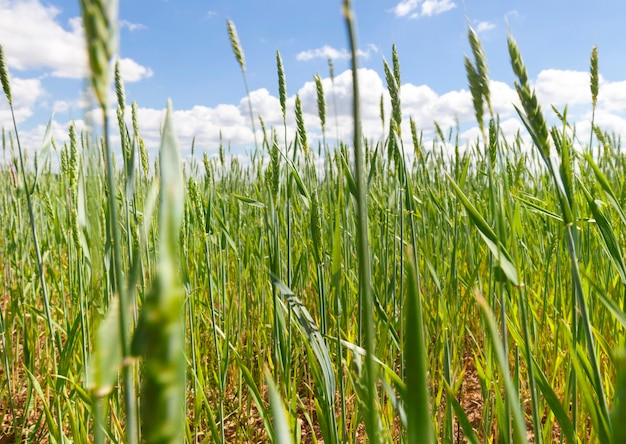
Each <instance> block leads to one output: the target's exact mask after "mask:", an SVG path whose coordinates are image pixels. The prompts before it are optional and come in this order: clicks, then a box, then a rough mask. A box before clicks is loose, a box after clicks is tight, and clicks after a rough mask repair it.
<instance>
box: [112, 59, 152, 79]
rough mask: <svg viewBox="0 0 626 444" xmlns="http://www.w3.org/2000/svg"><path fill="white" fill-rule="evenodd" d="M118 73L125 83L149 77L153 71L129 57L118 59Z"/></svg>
mask: <svg viewBox="0 0 626 444" xmlns="http://www.w3.org/2000/svg"><path fill="white" fill-rule="evenodd" d="M120 74H121V75H122V79H123V80H124V82H126V83H133V82H138V81H140V80H142V79H147V78H150V77H152V76H153V75H154V72H153V71H152V69H150V68H146V67H145V66H142V65H140V64H139V63H137V62H135V61H134V60H132V59H129V58H123V59H120Z"/></svg>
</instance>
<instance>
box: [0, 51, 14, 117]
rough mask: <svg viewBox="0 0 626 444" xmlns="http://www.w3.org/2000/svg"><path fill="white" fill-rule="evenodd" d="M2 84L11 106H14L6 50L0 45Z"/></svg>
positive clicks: (0, 75)
mask: <svg viewBox="0 0 626 444" xmlns="http://www.w3.org/2000/svg"><path fill="white" fill-rule="evenodd" d="M0 82H1V83H2V91H4V95H5V96H7V100H8V101H9V105H13V98H12V97H11V84H10V83H9V69H8V67H7V63H6V61H5V59H4V49H3V48H2V45H0Z"/></svg>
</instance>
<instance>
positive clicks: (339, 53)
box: [296, 45, 378, 62]
mask: <svg viewBox="0 0 626 444" xmlns="http://www.w3.org/2000/svg"><path fill="white" fill-rule="evenodd" d="M371 52H374V53H376V52H378V48H377V47H376V45H369V46H368V49H367V51H362V50H360V49H359V50H358V51H357V55H358V56H359V57H363V58H366V59H367V58H369V56H370V53H371ZM350 57H351V54H350V51H348V50H347V49H335V48H333V47H332V46H328V45H324V46H322V47H321V48H317V49H308V50H306V51H301V52H299V53H298V54H296V60H299V61H301V62H306V61H308V60H312V59H317V58H323V59H333V60H339V59H349V58H350Z"/></svg>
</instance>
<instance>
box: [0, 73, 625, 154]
mask: <svg viewBox="0 0 626 444" xmlns="http://www.w3.org/2000/svg"><path fill="white" fill-rule="evenodd" d="M15 80H16V82H14V84H15V87H14V90H15V91H14V95H15V97H16V104H19V105H20V106H21V110H22V111H20V112H21V114H20V115H21V119H24V118H26V116H27V115H28V112H29V110H31V109H32V106H33V103H35V102H36V101H37V100H40V99H41V97H42V96H43V95H44V94H45V91H43V90H42V89H41V85H40V84H39V83H38V81H36V80H19V79H15ZM321 81H322V86H323V89H324V94H325V102H326V138H327V140H328V141H329V143H330V144H331V146H332V145H333V144H334V142H333V140H334V139H335V138H336V137H338V138H339V139H341V140H344V141H349V140H350V139H351V137H352V128H353V120H352V73H351V71H350V70H345V71H343V72H341V73H339V74H337V75H336V76H335V79H334V82H333V81H331V79H330V78H329V77H324V78H322V79H321ZM359 82H360V87H361V93H362V94H361V98H360V99H361V123H362V128H363V134H364V136H365V137H366V138H367V139H369V140H372V141H376V140H379V139H380V138H382V137H384V136H385V131H388V119H389V116H390V113H391V102H390V98H389V94H388V92H387V87H386V83H385V80H384V77H383V76H382V75H381V74H379V73H378V72H377V71H375V70H373V69H369V68H361V69H359ZM588 82H589V78H588V73H584V72H575V71H562V70H561V71H559V70H544V71H541V72H540V73H539V74H538V76H537V78H536V79H534V82H533V83H534V87H535V89H536V91H537V93H538V95H539V99H540V102H541V105H542V107H543V109H544V112H545V113H546V116H547V118H548V121H549V122H550V121H552V122H553V123H556V121H555V119H554V116H553V115H552V113H551V112H550V105H551V104H554V105H555V106H558V107H563V106H565V104H570V105H572V107H571V108H570V111H569V118H570V122H571V124H572V125H573V126H575V127H576V131H577V134H578V135H579V138H580V140H588V134H589V128H590V124H589V122H590V120H591V115H590V98H589V96H590V93H589V88H588ZM625 90H626V81H619V82H608V81H606V80H605V79H602V78H601V80H600V96H599V99H598V109H597V111H596V116H595V119H596V123H597V124H598V125H599V126H600V127H601V128H602V129H603V130H605V131H609V132H615V133H616V134H618V135H622V136H626V116H624V110H626V93H623V92H622V91H625ZM490 91H491V98H492V106H493V110H494V112H495V113H496V114H498V116H499V117H500V122H501V129H502V134H503V136H504V137H506V138H507V140H512V137H515V136H516V134H517V133H518V132H520V134H521V136H522V139H523V140H525V141H527V140H529V139H528V134H527V132H526V130H525V129H524V127H523V125H522V123H521V121H520V119H519V117H518V116H517V114H516V112H515V110H514V108H513V105H514V104H518V98H517V94H516V92H515V90H514V89H513V87H512V85H510V84H507V83H505V82H502V81H498V80H491V82H490ZM579 91H582V92H579ZM296 94H297V96H299V97H300V99H301V102H302V110H303V119H304V123H305V126H306V128H307V132H308V140H309V144H310V147H311V151H316V148H317V145H318V143H319V142H320V141H321V139H322V131H321V124H320V119H319V115H318V108H317V107H318V105H317V91H316V86H315V83H314V82H313V81H308V82H306V83H304V84H303V85H301V86H300V87H299V88H298V89H297V90H295V93H294V94H293V95H291V96H289V97H288V98H287V139H288V141H289V142H291V141H293V140H294V138H295V132H296V124H295V117H294V114H295V113H294V103H295V98H296ZM381 98H382V102H383V108H384V110H385V116H386V122H385V123H384V124H383V122H381V119H380V102H381ZM400 98H401V102H402V115H403V122H402V133H403V137H405V139H406V143H407V146H411V141H410V126H409V118H412V119H413V120H414V122H415V124H416V126H417V130H418V132H422V133H423V135H424V141H425V143H426V144H427V146H429V144H430V142H429V141H430V140H432V139H435V138H436V137H435V135H434V133H435V122H437V124H438V125H439V126H440V127H441V129H442V130H443V131H444V133H446V134H447V132H448V130H449V129H450V128H456V127H457V126H458V127H459V128H460V130H461V133H460V137H461V143H462V144H465V141H469V142H474V141H475V140H477V138H480V137H481V135H480V133H479V131H478V129H477V127H476V126H477V125H476V122H475V116H474V108H473V104H472V97H471V94H470V92H469V91H468V88H467V87H464V88H459V89H454V90H451V91H446V92H437V91H435V90H434V89H433V88H431V87H430V86H428V85H425V84H413V83H404V84H402V85H401V87H400ZM18 99H19V100H18ZM249 100H250V103H251V105H252V109H253V115H254V119H255V126H256V131H257V134H256V138H257V140H258V141H261V140H262V137H263V134H262V133H261V130H260V126H259V124H258V118H259V116H261V117H262V118H263V120H264V122H265V127H266V128H267V130H268V132H269V131H271V130H272V129H273V128H274V129H276V131H277V135H278V139H279V142H280V144H281V146H282V143H283V140H282V139H283V137H284V131H283V117H282V112H281V108H280V102H279V99H278V97H277V96H274V95H273V94H272V93H271V92H270V91H269V90H268V89H265V88H260V89H256V90H254V91H251V93H250V99H249ZM87 102H88V101H87V98H86V97H81V98H80V99H79V100H78V101H77V102H61V101H59V102H56V103H55V104H54V107H55V109H57V110H58V111H59V112H62V111H64V110H69V112H72V109H76V107H77V106H79V105H80V104H82V105H84V104H85V103H87ZM0 105H1V104H0ZM83 109H85V108H83ZM5 110H6V108H2V107H1V106H0V113H3V112H5ZM97 112H99V111H97V110H96V112H87V113H82V114H80V115H81V117H83V118H84V121H81V124H82V125H83V126H86V125H88V122H98V121H99V115H97V114H96V113H97ZM113 112H114V111H113V110H111V113H113ZM0 117H2V114H0ZM126 118H127V124H128V125H129V127H130V125H131V122H130V113H127V116H126ZM138 119H139V127H140V133H141V136H142V137H143V138H144V140H145V142H146V145H147V146H148V148H149V150H150V155H151V157H152V158H154V156H156V152H157V150H158V146H159V139H160V132H161V128H162V124H163V119H164V109H155V108H139V110H138ZM174 121H175V127H176V132H177V136H178V138H179V141H180V146H181V148H182V151H183V156H186V155H189V152H190V148H191V143H192V140H194V139H195V146H196V153H199V152H202V151H205V150H206V151H207V152H208V153H209V154H210V155H213V154H215V153H216V152H217V149H218V147H219V144H220V135H221V140H222V142H223V144H224V145H225V146H226V147H228V146H232V154H233V155H238V154H239V153H244V152H250V151H252V150H253V149H254V135H253V133H252V129H251V125H250V115H249V109H248V98H247V97H244V98H242V99H241V100H240V101H239V103H236V104H221V105H217V106H212V107H208V106H193V107H191V108H188V109H179V110H175V112H174ZM85 122H87V123H85ZM111 123H112V125H115V124H116V119H115V116H114V115H113V114H112V115H111ZM55 125H56V126H55V127H54V128H55V139H56V140H57V141H58V142H59V143H63V141H64V140H65V139H66V138H67V125H68V123H67V122H66V123H63V124H60V123H58V122H56V123H55ZM115 132H116V131H115V130H114V129H113V130H112V134H115ZM20 134H22V132H21V133H20ZM42 135H43V127H38V128H36V129H34V130H32V131H30V132H29V131H26V132H24V137H25V140H28V141H30V143H33V144H35V146H37V145H36V144H37V143H40V141H41V137H42ZM585 135H586V136H585ZM63 137H65V139H63ZM114 142H115V141H114ZM115 143H119V141H116V142H115ZM529 146H530V145H529Z"/></svg>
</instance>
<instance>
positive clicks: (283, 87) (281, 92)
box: [276, 51, 287, 120]
mask: <svg viewBox="0 0 626 444" xmlns="http://www.w3.org/2000/svg"><path fill="white" fill-rule="evenodd" d="M276 69H277V70H278V97H279V98H280V109H281V111H282V112H283V120H284V119H286V118H287V81H286V80H285V68H284V67H283V59H282V57H281V56H280V52H278V51H276Z"/></svg>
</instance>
